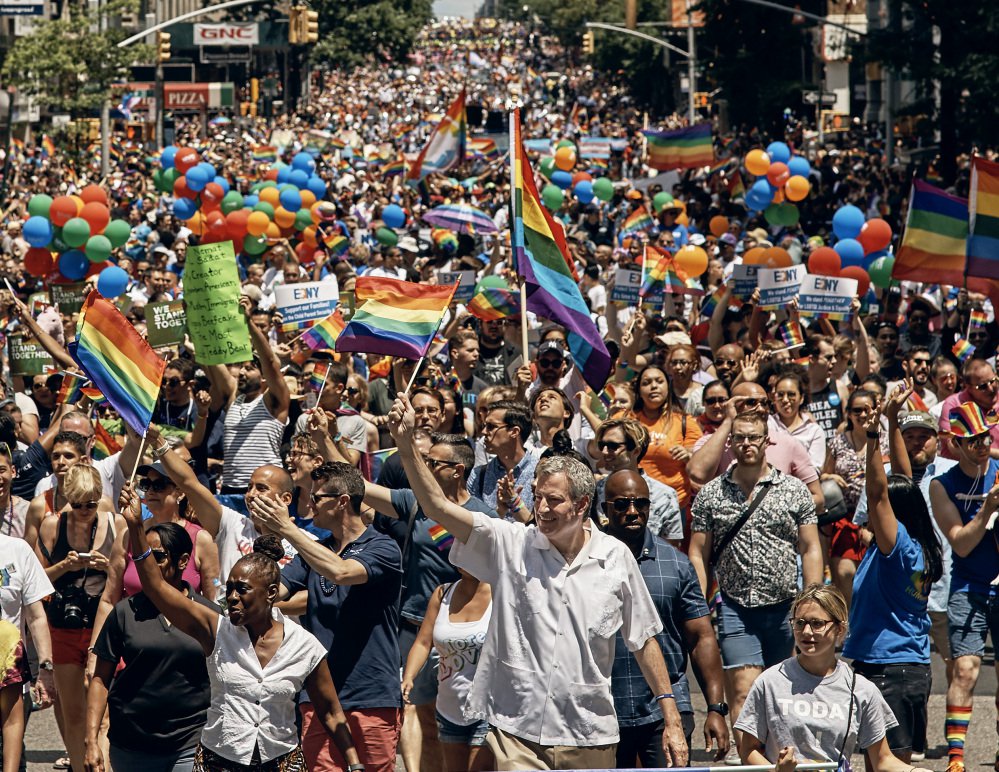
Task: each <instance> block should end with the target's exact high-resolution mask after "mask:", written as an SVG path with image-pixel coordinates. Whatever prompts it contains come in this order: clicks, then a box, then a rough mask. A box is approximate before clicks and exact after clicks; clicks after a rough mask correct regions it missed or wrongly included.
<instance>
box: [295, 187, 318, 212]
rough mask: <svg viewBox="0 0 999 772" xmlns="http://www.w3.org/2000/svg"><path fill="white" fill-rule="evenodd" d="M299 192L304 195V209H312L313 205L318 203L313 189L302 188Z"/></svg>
mask: <svg viewBox="0 0 999 772" xmlns="http://www.w3.org/2000/svg"><path fill="white" fill-rule="evenodd" d="M298 194H299V195H300V196H301V197H302V209H311V208H312V205H313V204H314V203H316V194H315V193H313V192H312V191H311V190H308V189H305V190H300V191H298Z"/></svg>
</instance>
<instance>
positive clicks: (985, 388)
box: [975, 378, 999, 391]
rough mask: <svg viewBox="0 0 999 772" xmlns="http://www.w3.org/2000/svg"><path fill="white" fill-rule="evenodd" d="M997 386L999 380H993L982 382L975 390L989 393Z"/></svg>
mask: <svg viewBox="0 0 999 772" xmlns="http://www.w3.org/2000/svg"><path fill="white" fill-rule="evenodd" d="M996 384H999V378H993V379H992V380H990V381H982V382H981V383H979V384H978V385H976V386H975V388H976V389H978V390H979V391H988V390H989V389H991V388H992V387H993V386H995V385H996Z"/></svg>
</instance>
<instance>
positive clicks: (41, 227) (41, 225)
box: [21, 215, 52, 247]
mask: <svg viewBox="0 0 999 772" xmlns="http://www.w3.org/2000/svg"><path fill="white" fill-rule="evenodd" d="M21 233H23V234H24V240H25V241H27V242H28V243H29V244H30V245H31V246H33V247H47V246H48V245H49V243H50V242H51V241H52V223H50V222H49V220H48V218H47V217H40V216H38V215H36V216H35V217H29V218H28V219H27V221H26V222H25V223H24V227H23V228H22V229H21Z"/></svg>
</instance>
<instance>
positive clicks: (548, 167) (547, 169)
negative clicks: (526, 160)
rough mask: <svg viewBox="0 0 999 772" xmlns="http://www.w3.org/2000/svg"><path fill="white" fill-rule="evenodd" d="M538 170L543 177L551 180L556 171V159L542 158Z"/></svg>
mask: <svg viewBox="0 0 999 772" xmlns="http://www.w3.org/2000/svg"><path fill="white" fill-rule="evenodd" d="M538 169H539V170H540V171H541V175H542V176H543V177H545V178H546V179H549V180H550V179H551V178H552V173H553V172H554V171H555V159H554V158H552V157H551V156H549V157H547V158H542V159H541V163H539V164H538Z"/></svg>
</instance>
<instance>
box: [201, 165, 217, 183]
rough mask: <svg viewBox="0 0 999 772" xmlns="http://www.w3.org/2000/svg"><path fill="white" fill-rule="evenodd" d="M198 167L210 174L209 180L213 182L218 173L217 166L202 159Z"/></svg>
mask: <svg viewBox="0 0 999 772" xmlns="http://www.w3.org/2000/svg"><path fill="white" fill-rule="evenodd" d="M198 168H199V169H201V171H203V172H204V173H205V174H207V175H208V182H211V181H212V180H214V179H215V175H217V174H218V172H217V171H215V167H214V166H212V165H211V164H210V163H208V161H201V162H200V163H199V164H198Z"/></svg>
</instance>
